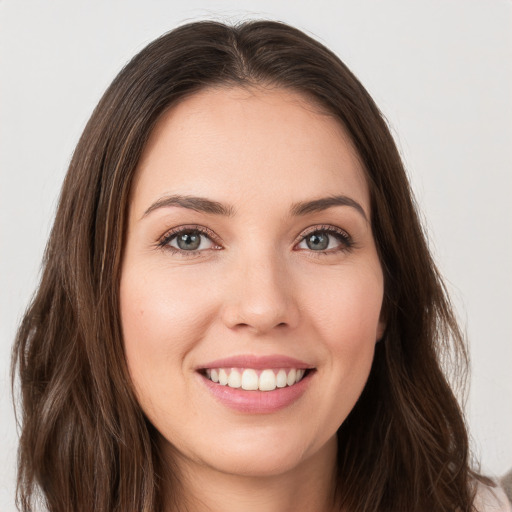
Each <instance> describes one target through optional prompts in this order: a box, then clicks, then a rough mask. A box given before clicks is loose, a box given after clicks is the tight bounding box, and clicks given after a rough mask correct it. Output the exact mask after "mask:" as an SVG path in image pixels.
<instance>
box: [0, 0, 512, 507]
mask: <svg viewBox="0 0 512 512" xmlns="http://www.w3.org/2000/svg"><path fill="white" fill-rule="evenodd" d="M205 17H206V18H215V19H221V20H227V21H229V20H231V21H237V20H243V19H248V18H271V19H279V20H282V21H286V22H288V23H291V24H293V25H296V26H297V27H299V28H301V29H303V30H306V31H307V32H309V33H310V34H311V35H313V36H314V37H316V38H318V39H319V40H320V41H322V42H323V43H324V44H326V45H327V46H329V47H330V48H331V49H333V50H334V51H335V52H336V53H337V54H338V55H339V56H340V57H341V58H342V59H343V60H344V61H345V62H346V63H347V64H348V65H349V67H350V68H351V69H352V70H353V71H354V72H355V73H356V75H357V76H358V77H359V78H360V79H361V81H362V82H363V83H364V84H365V85H366V87H367V88H368V89H369V91H370V93H371V94H372V95H373V96H374V98H375V100H376V101H377V103H378V104H379V106H380V107H381V109H382V110H383V112H384V113H385V115H386V116H387V119H388V120H389V124H390V126H391V128H392V131H393V134H394V135H395V137H396V140H397V142H398V145H399V147H400V149H401V151H402V154H403V157H404V159H405V162H406V165H407V168H408V170H409V173H410V176H411V180H412V183H413V187H414V190H415V193H416V195H417V199H418V202H419V205H420V208H421V210H422V212H423V214H424V216H425V218H426V226H427V229H428V232H429V236H430V239H431V243H432V249H433V251H434V254H435V256H436V259H437V261H438V263H439V266H440V268H441V271H442V272H443V273H444V275H445V276H446V279H447V282H448V286H449V289H450V291H451V292H452V294H453V299H454V302H455V304H456V306H457V310H458V312H459V315H460V318H461V321H462V323H463V325H464V326H465V328H466V330H467V333H468V337H469V340H470V346H471V355H472V368H473V370H472V379H471V392H470V400H469V404H468V408H467V412H468V420H469V425H470V428H471V433H472V436H473V447H474V450H475V454H476V457H477V459H478V460H481V463H482V467H483V470H484V471H486V472H488V473H491V474H494V475H499V474H502V473H504V472H505V471H506V470H507V469H508V468H510V467H512V377H511V373H512V372H511V367H512V336H511V335H512V328H511V316H512V272H511V263H512V215H511V214H510V209H511V205H512V201H511V192H512V186H511V185H512V178H511V176H512V149H511V148H512V122H511V119H512V97H511V95H512V2H511V1H510V0H485V1H484V0H417V1H414V2H412V1H410V0H387V1H379V0H373V1H367V0H366V1H365V0H316V1H314V2H303V1H298V0H296V1H291V0H290V1H284V0H282V1H279V0H278V1H276V0H268V1H264V0H262V1H245V0H238V1H236V0H232V1H227V0H226V1H223V2H221V1H208V0H173V1H169V0H168V1H163V0H161V1H157V0H149V1H148V0H145V1H142V0H139V1H136V0H123V1H113V0H111V1H107V0H101V1H100V0H88V1H85V0H74V1H72V2H70V1H68V0H59V1H57V0H55V1H50V0H47V1H27V0H0V59H1V60H0V230H1V231H0V244H1V246H0V249H1V252H0V258H1V260H0V314H1V318H0V447H1V452H0V455H1V459H0V510H2V511H4V512H12V511H14V504H13V493H14V475H15V470H14V466H15V451H16V437H17V436H16V428H15V421H14V416H13V413H12V407H11V399H10V395H9V359H10V346H11V343H12V339H13V336H14V333H15V330H16V325H17V323H18V321H19V319H20V317H21V315H22V312H23V309H24V307H25V305H26V304H27V301H28V300H29V297H30V296H31V293H32V292H33V290H34V288H35V285H36V283H37V280H38V271H39V265H40V260H41V257H42V253H43V249H44V245H45V241H46V238H47V236H48V232H49V229H50V226H51V222H52V216H53V214H54V210H55V206H56V202H57V198H58V194H59V189H60V185H61V182H62V179H63V176H64V173H65V171H66V167H67V164H68V162H69V159H70V156H71V153H72V151H73V148H74V146H75V144H76V142H77V140H78V137H79V135H80V133H81V131H82V129H83V127H84V125H85V122H86V120H87V119H88V117H89V115H90V113H91V111H92V109H93V107H94V106H95V104H96V103H97V101H98V100H99V98H100V96H101V94H102V92H103V91H104V89H105V88H106V86H107V85H108V84H109V82H110V81H111V80H112V79H113V77H114V75H115V74H116V73H117V72H118V71H119V70H120V69H121V67H122V66H123V64H124V63H125V62H126V61H127V60H128V59H129V58H130V57H131V56H133V55H134V54H135V53H136V52H137V51H138V50H140V49H142V48H143V47H144V46H145V45H146V44H147V43H148V42H150V41H151V40H152V39H154V38H155V37H157V36H159V35H160V34H162V33H163V32H165V31H168V30H170V29H171V28H173V27H175V26H176V25H178V24H181V23H184V22H186V21H191V20H196V19H202V18H205ZM70 243H72V240H71V241H70Z"/></svg>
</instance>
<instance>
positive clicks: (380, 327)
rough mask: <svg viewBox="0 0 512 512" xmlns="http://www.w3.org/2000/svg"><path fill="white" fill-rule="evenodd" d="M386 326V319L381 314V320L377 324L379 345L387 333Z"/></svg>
mask: <svg viewBox="0 0 512 512" xmlns="http://www.w3.org/2000/svg"><path fill="white" fill-rule="evenodd" d="M386 325H387V323H386V319H385V318H384V315H383V313H382V312H381V314H380V318H379V323H378V324H377V339H376V342H377V343H378V342H379V341H381V340H382V338H383V337H384V332H385V331H386Z"/></svg>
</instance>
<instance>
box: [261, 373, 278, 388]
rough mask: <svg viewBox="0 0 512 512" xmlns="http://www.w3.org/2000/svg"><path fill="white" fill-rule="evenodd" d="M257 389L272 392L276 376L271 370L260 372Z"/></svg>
mask: <svg viewBox="0 0 512 512" xmlns="http://www.w3.org/2000/svg"><path fill="white" fill-rule="evenodd" d="M258 389H259V390H260V391H273V390H274V389H276V374H275V373H274V371H273V370H263V371H262V372H261V375H260V383H259V386H258Z"/></svg>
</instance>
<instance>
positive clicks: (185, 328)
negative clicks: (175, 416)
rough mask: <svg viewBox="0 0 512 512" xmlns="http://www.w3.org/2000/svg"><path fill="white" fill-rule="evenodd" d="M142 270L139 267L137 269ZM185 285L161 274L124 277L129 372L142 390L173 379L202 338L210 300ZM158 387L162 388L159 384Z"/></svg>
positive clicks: (122, 293)
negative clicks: (197, 341) (201, 313)
mask: <svg viewBox="0 0 512 512" xmlns="http://www.w3.org/2000/svg"><path fill="white" fill-rule="evenodd" d="M135 270H136V269H135ZM187 288H188V287H187V286H184V283H180V282H179V280H178V281H177V280H176V279H172V276H165V275H162V273H161V272H156V271H155V272H151V270H149V271H148V270H146V273H145V274H140V273H138V272H136V271H134V272H133V271H132V272H130V271H127V272H125V273H123V275H122V279H121V287H120V311H121V322H122V330H123V340H124V347H125V353H126V359H127V364H128V368H129V371H130V374H131V377H132V380H133V381H134V384H135V386H136V387H140V386H141V385H144V386H146V385H147V386H149V385H150V384H149V383H151V386H152V387H154V386H155V385H158V383H159V382H164V381H168V380H169V378H170V377H172V376H173V375H177V370H179V368H180V367H181V366H182V362H183V360H184V358H185V357H186V355H187V353H188V352H189V351H190V350H191V348H192V346H193V344H194V341H195V340H197V339H198V338H200V332H201V330H202V329H203V327H204V322H205V321H206V315H198V314H197V312H198V310H201V311H205V310H206V309H207V308H208V305H207V304H201V300H206V298H205V297H206V296H202V298H201V297H198V296H197V294H191V293H190V292H189V293H184V292H183V290H185V291H186V290H187ZM155 383H156V384H155Z"/></svg>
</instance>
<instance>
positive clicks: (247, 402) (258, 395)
mask: <svg viewBox="0 0 512 512" xmlns="http://www.w3.org/2000/svg"><path fill="white" fill-rule="evenodd" d="M206 368H253V369H255V370H262V369H266V368H269V369H270V368H283V369H286V368H298V369H304V370H307V369H311V370H313V371H309V372H307V373H306V375H305V376H304V377H303V378H302V380H300V381H299V382H297V383H296V384H294V385H293V386H286V387H284V388H276V389H275V390H273V391H246V390H245V389H241V388H230V387H229V386H222V385H221V384H217V383H215V382H212V381H211V380H210V379H208V378H207V377H206V376H205V375H204V374H203V373H202V372H201V370H204V369H206ZM196 373H197V376H198V377H199V378H200V379H201V381H202V383H203V384H204V386H205V387H206V389H207V390H208V392H209V393H211V395H212V396H213V397H214V399H216V400H217V401H218V402H219V403H221V404H222V405H224V406H226V407H228V408H230V409H233V410H235V411H238V412H242V413H246V414H270V413H273V412H277V411H280V410H282V409H285V408H287V407H290V406H291V405H293V404H294V403H295V402H297V401H298V400H299V399H300V398H301V397H302V395H303V394H304V393H305V392H306V390H307V389H308V387H309V386H310V384H311V381H312V378H313V377H314V374H315V373H316V372H315V371H314V367H313V366H312V365H310V364H307V363H306V362H304V361H300V360H298V359H294V358H292V357H288V356H281V355H272V356H249V355H241V356H233V357H228V358H225V359H217V360H215V361H211V362H208V363H207V364H205V365H201V366H199V367H198V368H197V372H196Z"/></svg>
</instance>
